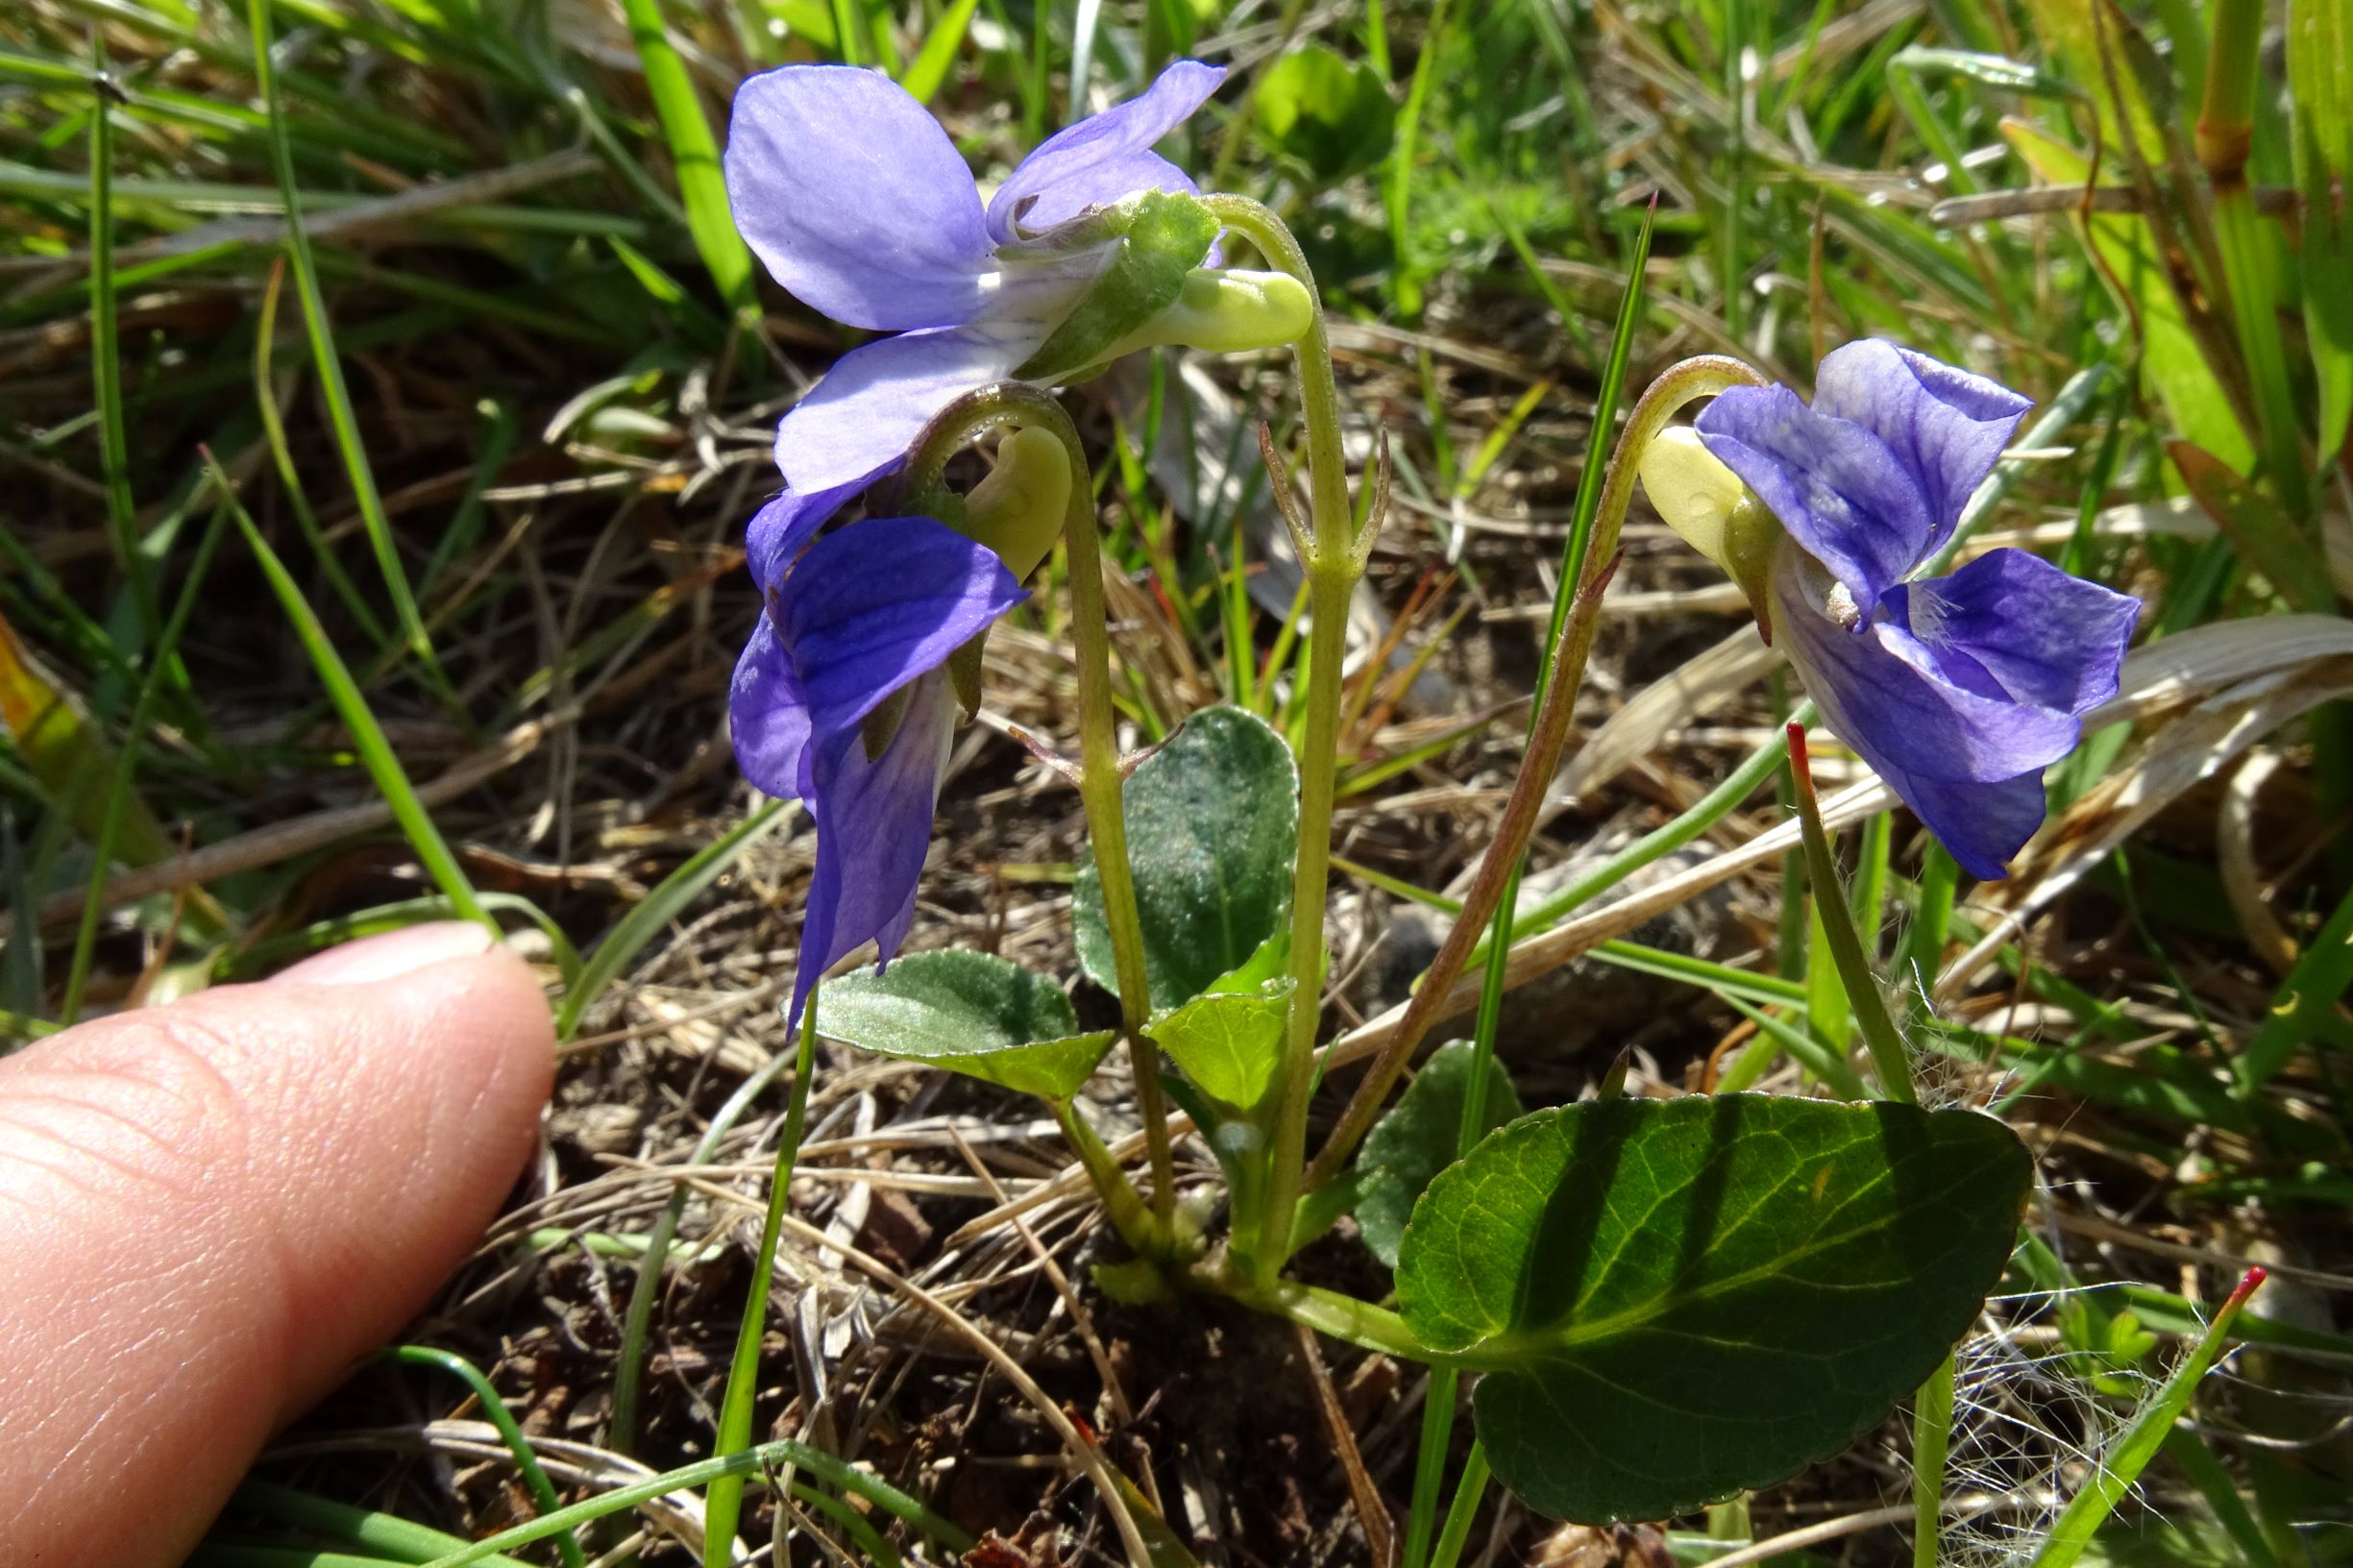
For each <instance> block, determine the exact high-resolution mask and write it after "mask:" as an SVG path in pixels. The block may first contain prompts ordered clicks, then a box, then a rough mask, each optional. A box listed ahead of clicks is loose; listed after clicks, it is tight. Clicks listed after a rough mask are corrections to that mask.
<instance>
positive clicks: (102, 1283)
mask: <svg viewBox="0 0 2353 1568" xmlns="http://www.w3.org/2000/svg"><path fill="white" fill-rule="evenodd" d="M554 1064H555V1053H554V1038H553V1030H552V1027H551V1023H550V1019H549V1014H548V1007H547V1003H546V1001H545V999H544V998H543V996H542V994H541V992H540V989H539V985H538V982H537V981H536V980H534V979H533V978H532V976H531V974H530V971H529V970H528V969H527V968H525V966H524V965H523V964H522V963H521V962H520V961H519V960H517V959H516V958H514V957H513V956H511V955H510V954H507V953H505V952H502V951H493V950H492V948H491V939H490V937H489V934H488V933H487V932H486V931H484V930H482V929H481V928H480V927H478V926H468V925H433V926H421V927H415V928H412V929H410V930H407V931H404V932H398V933H395V934H393V935H391V936H387V937H380V938H376V939H374V940H372V941H368V942H362V943H353V944H350V945H348V946H345V947H341V948H337V949H334V950H332V951H331V952H328V953H324V954H321V955H320V956H318V957H316V958H313V959H310V960H308V961H306V963H304V964H301V965H298V966H296V967H295V968H291V969H288V970H286V971H285V972H283V973H282V974H280V975H279V976H277V977H275V978H274V979H272V980H269V981H267V982H264V983H262V984H259V985H252V986H233V987H223V988H221V989H219V990H215V991H210V992H203V993H201V994H199V995H195V996H191V997H188V998H186V999H184V1000H183V1001H179V1002H176V1003H173V1004H172V1005H171V1006H169V1007H161V1008H153V1009H144V1010H137V1011H133V1012H127V1013H124V1014H120V1015H117V1016H114V1017H107V1018H103V1019H99V1020H96V1021H94V1022H90V1023H86V1024H83V1025H81V1026H79V1027H77V1028H74V1029H69V1030H66V1031H64V1032H63V1033H61V1034H59V1035H55V1036H52V1037H51V1038H49V1039H47V1040H44V1041H38V1042H37V1043H35V1044H33V1045H31V1046H28V1047H27V1048H25V1049H24V1050H21V1051H19V1052H17V1053H16V1054H15V1055H13V1056H11V1057H8V1058H6V1059H5V1060H0V1238H4V1242H0V1559H5V1560H6V1561H8V1562H10V1563H12V1564H14V1563H25V1564H33V1563H40V1564H53V1563H54V1564H61V1565H62V1564H79V1563H92V1562H104V1563H108V1564H110V1565H114V1568H143V1565H146V1564H156V1565H163V1564H171V1563H177V1562H179V1561H180V1560H181V1559H182V1558H183V1557H184V1556H186V1554H187V1552H188V1551H189V1549H190V1548H191V1547H192V1546H193V1545H194V1544H195V1543H196V1541H197V1539H198V1538H199V1537H200V1536H201V1535H202V1534H203V1533H204V1531H205V1529H206V1527H207V1526H208V1525H209V1524H210V1523H211V1521H212V1519H213V1517H214V1515H215V1514H216V1513H217V1512H218V1511H219V1509H220V1507H221V1504H222V1503H223V1502H224V1501H225V1500H226V1499H227V1497H228V1495H229V1493H230V1490H231V1489H232V1488H233V1486H235V1484H236V1483H237V1482H238V1480H239V1479H240V1478H241V1477H242V1476H243V1474H244V1472H245V1469H246V1466H247V1465H248V1464H249V1463H250V1462H251V1460H252V1459H253V1458H254V1456H255V1455H256V1454H257V1453H258V1452H259V1451H260V1449H261V1447H262V1445H263V1444H264V1443H265V1442H266V1441H267V1440H268V1439H269V1437H270V1435H271V1433H274V1432H275V1431H276V1430H277V1429H278V1428H280V1427H281V1426H282V1425H284V1424H285V1423H286V1422H287V1421H289V1420H291V1419H292V1418H293V1417H294V1416H296V1415H298V1414H300V1413H301V1412H302V1411H303V1410H304V1409H306V1408H307V1407H308V1406H310V1405H311V1404H312V1403H314V1402H315V1401H316V1400H318V1398H319V1397H320V1396H321V1395H323V1394H325V1393H326V1392H327V1391H328V1390H329V1389H331V1388H332V1387H333V1386H334V1385H335V1384H337V1383H338V1382H339V1381H341V1380H342V1378H343V1377H344V1376H345V1375H346V1374H347V1373H348V1372H349V1370H350V1369H351V1367H352V1365H353V1363H354V1362H355V1361H356V1360H358V1359H359V1358H360V1357H362V1356H364V1355H365V1354H366V1353H367V1352H369V1351H370V1350H372V1349H374V1348H376V1347H377V1346H379V1345H381V1344H383V1343H385V1342H386V1341H387V1340H388V1339H389V1338H391V1337H392V1336H393V1335H396V1334H397V1333H398V1332H399V1331H400V1329H401V1327H402V1325H403V1324H404V1322H406V1321H407V1320H408V1319H409V1318H410V1317H411V1316H412V1315H413V1314H414V1313H415V1312H416V1311H418V1310H419V1309H420V1308H422V1307H423V1306H424V1305H425V1304H426V1302H427V1300H428V1299H429V1297H430V1295H431V1294H432V1292H433V1290H434V1289H435V1287H436V1286H439V1285H440V1283H441V1282H442V1281H443V1280H444V1279H445V1278H446V1277H447V1276H448V1274H449V1273H450V1271H451V1270H452V1269H453V1268H454V1267H455V1266H456V1265H457V1264H458V1263H459V1262H462V1261H463V1260H464V1259H465V1257H466V1256H467V1254H468V1253H469V1252H470V1251H471V1250H472V1249H473V1247H474V1246H475V1245H476V1243H477V1242H478V1240H479V1238H480V1237H481V1235H482V1233H483V1230H484V1228H485V1227H486V1226H487V1225H488V1224H489V1222H490V1221H491V1219H492V1218H493V1217H494V1216H495V1215H496V1213H497V1212H498V1210H499V1207H500V1205H501V1204H502V1201H503V1200H504V1199H505V1197H506V1195H507V1193H508V1190H509V1188H511V1187H512V1185H513V1183H514V1181H515V1179H516V1177H517V1176H518V1175H519V1174H520V1173H521V1172H522V1170H523V1167H524V1164H525V1162H526V1161H527V1159H528V1158H529V1155H530V1153H531V1150H532V1148H533V1146H534V1143H535V1141H536V1139H537V1137H538V1127H539V1112H540V1108H541V1106H542V1105H543V1104H544V1103H545V1101H546V1099H547V1096H548V1090H549V1086H550V1084H551V1080H552V1077H553V1073H554Z"/></svg>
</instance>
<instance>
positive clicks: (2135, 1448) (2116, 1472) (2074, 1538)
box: [2029, 1268, 2264, 1568]
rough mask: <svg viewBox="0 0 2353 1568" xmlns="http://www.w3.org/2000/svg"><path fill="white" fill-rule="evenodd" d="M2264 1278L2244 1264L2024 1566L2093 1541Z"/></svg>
mask: <svg viewBox="0 0 2353 1568" xmlns="http://www.w3.org/2000/svg"><path fill="white" fill-rule="evenodd" d="M2263 1282H2264V1271H2263V1270H2262V1269H2260V1268H2251V1269H2248V1270H2247V1272H2246V1277H2245V1278H2244V1279H2242V1280H2241V1281H2240V1282H2239V1287H2238V1288H2237V1289H2236V1290H2233V1291H2232V1292H2231V1293H2230V1297H2229V1299H2228V1300H2226V1301H2224V1302H2223V1303H2222V1305H2221V1307H2220V1308H2219V1309H2218V1311H2216V1312H2215V1314H2214V1321H2213V1322H2212V1323H2210V1324H2208V1325H2207V1327H2206V1332H2205V1333H2204V1334H2203V1335H2200V1336H2199V1338H2198V1342H2197V1344H2196V1345H2195V1346H2194V1347H2193V1348H2192V1349H2191V1352H2190V1354H2189V1355H2188V1356H2186V1357H2184V1358H2183V1359H2182V1363H2181V1365H2180V1366H2178V1367H2176V1368H2174V1370H2173V1375H2172V1376H2171V1377H2169V1378H2168V1379H2166V1381H2165V1386H2164V1387H2162V1388H2160V1389H2158V1391H2157V1397H2156V1398H2155V1399H2152V1400H2151V1401H2149V1403H2148V1404H2147V1405H2145V1406H2144V1407H2143V1408H2142V1410H2141V1413H2140V1414H2139V1415H2137V1416H2135V1417H2134V1418H2133V1421H2132V1425H2131V1426H2129V1427H2127V1428H2125V1429H2124V1435H2123V1437H2122V1438H2121V1439H2120V1440H2119V1441H2118V1443H2117V1444H2116V1446H2115V1447H2114V1448H2113V1449H2112V1450H2110V1451H2109V1452H2108V1453H2107V1454H2105V1455H2103V1456H2102V1457H2101V1461H2100V1463H2099V1465H2098V1466H2097V1468H2096V1470H2095V1471H2094V1472H2093V1475H2092V1478H2091V1480H2089V1481H2088V1482H2085V1483H2084V1487H2083V1490H2081V1491H2079V1492H2077V1493H2076V1494H2075V1495H2074V1497H2073V1498H2072V1499H2071V1501H2070V1502H2069V1503H2068V1506H2067V1511H2065V1512H2064V1513H2062V1514H2060V1515H2059V1519H2058V1522H2057V1523H2056V1524H2054V1525H2052V1526H2051V1527H2050V1533H2049V1534H2048V1535H2047V1536H2045V1537H2044V1539H2043V1549H2042V1550H2041V1551H2039V1552H2037V1553H2036V1554H2035V1555H2034V1561H2033V1562H2032V1563H2031V1564H2030V1565H2029V1568H2072V1564H2073V1563H2074V1562H2075V1560H2076V1559H2077V1558H2078V1557H2080V1556H2083V1553H2084V1549H2085V1548H2086V1547H2088V1546H2090V1545H2091V1544H2092V1535H2093V1532H2094V1531H2097V1530H2098V1529H2099V1527H2100V1524H2101V1522H2102V1521H2104V1520H2105V1519H2106V1518H2107V1517H2108V1515H2109V1513H2110V1512H2111V1511H2112V1510H2114V1508H2115V1507H2116V1506H2117V1503H2118V1502H2119V1501H2120V1499H2121V1498H2122V1497H2123V1496H2124V1494H2125V1493H2126V1492H2128V1491H2130V1490H2131V1489H2132V1487H2133V1484H2134V1482H2138V1481H2139V1480H2140V1479H2141V1472H2142V1471H2144V1470H2145V1469H2147V1468H2148V1461H2149V1460H2151V1459H2153V1458H2156V1457H2157V1451H2158V1450H2159V1449H2160V1448H2162V1447H2163V1446H2164V1445H2165V1439H2166V1436H2167V1434H2168V1433H2170V1432H2171V1431H2172V1430H2173V1424H2174V1423H2175V1422H2176V1421H2179V1420H2180V1419H2181V1416H2182V1412H2183V1411H2184V1410H2186V1409H2189V1407H2190V1396H2191V1395H2192V1394H2194V1393H2195V1392H2196V1391H2197V1384H2198V1380H2199V1379H2201V1378H2203V1377H2204V1376H2205V1375H2206V1370H2207V1368H2209V1367H2211V1366H2213V1365H2214V1363H2215V1360H2216V1359H2217V1358H2218V1357H2219V1356H2220V1355H2221V1354H2222V1345H2223V1342H2224V1340H2226V1339H2227V1338H2228V1337H2229V1335H2230V1326H2231V1324H2232V1322H2233V1321H2234V1320H2235V1319H2236V1318H2237V1317H2238V1316H2239V1310H2240V1309H2241V1308H2243V1307H2244V1306H2245V1305H2246V1300H2247V1297H2249V1296H2251V1295H2253V1294H2254V1293H2255V1291H2256V1288H2257V1287H2258V1286H2261V1285H2262V1284H2263Z"/></svg>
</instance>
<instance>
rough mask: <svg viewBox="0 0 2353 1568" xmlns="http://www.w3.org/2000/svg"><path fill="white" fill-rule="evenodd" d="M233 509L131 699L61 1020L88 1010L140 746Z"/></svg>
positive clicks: (208, 533) (204, 541)
mask: <svg viewBox="0 0 2353 1568" xmlns="http://www.w3.org/2000/svg"><path fill="white" fill-rule="evenodd" d="M228 511H229V509H228V507H227V506H216V507H214V508H213V511H212V520H211V522H209V523H208V524H207V525H206V526H205V531H204V536H203V537H202V538H201V539H199V540H198V541H197V543H196V558H195V559H194V560H192V561H190V562H189V563H188V580H187V582H186V584H185V585H184V586H183V587H182V588H181V590H180V598H179V599H178V600H175V601H174V602H173V604H172V613H171V618H170V619H169V620H168V621H166V622H165V623H164V625H163V628H162V630H161V631H159V633H158V634H157V636H156V640H155V642H154V643H153V644H152V645H151V646H150V647H149V649H148V650H147V673H146V674H144V675H143V676H141V677H140V679H139V689H138V695H137V696H136V697H135V698H133V699H132V702H131V719H130V722H129V723H127V724H125V725H124V726H123V745H122V749H121V751H119V752H118V753H116V755H115V758H114V767H113V772H112V776H110V778H109V779H108V780H107V790H106V796H105V804H104V805H103V806H102V807H101V808H100V813H99V821H98V833H97V836H96V838H95V839H94V840H93V841H92V843H93V845H94V852H93V854H92V856H91V861H90V881H89V895H88V896H87V897H86V898H85V899H84V900H83V901H82V923H81V925H80V926H79V927H77V928H76V930H75V932H74V950H73V958H72V961H71V963H70V964H69V966H68V967H67V968H66V971H65V1000H64V1004H63V1005H62V1007H61V1009H60V1010H59V1013H58V1021H59V1023H61V1024H71V1023H72V1022H73V1021H74V1019H75V1018H77V1017H80V1016H81V1013H82V994H83V989H84V988H85V987H86V985H88V983H89V974H90V960H91V958H92V956H93V955H94V954H95V953H96V952H97V950H98V921H99V919H100V917H101V916H102V915H104V914H105V912H106V896H105V894H106V885H107V878H108V877H110V876H111V875H112V874H113V872H114V842H115V840H116V839H117V838H119V837H120V836H121V834H122V830H123V824H124V821H125V819H126V818H129V817H130V816H131V811H132V806H133V803H134V801H135V798H136V796H135V792H134V789H133V781H134V780H135V778H136V776H137V773H138V757H139V747H140V744H141V742H142V741H143V740H144V738H145V736H146V734H147V723H148V720H149V719H150V718H151V717H152V716H153V715H154V712H155V705H156V697H157V694H158V693H159V692H160V691H161V690H162V688H163V681H164V677H165V674H166V673H167V672H168V671H169V670H170V669H171V661H172V654H173V652H174V651H175V650H176V649H178V648H179V647H180V638H181V635H182V634H183V633H184V632H185V631H186V630H187V625H188V617H189V616H190V614H192V613H193V612H194V610H195V608H196V601H197V599H198V598H199V596H201V595H202V594H203V592H204V585H205V575H206V573H207V572H208V571H209V570H210V569H211V566H212V554H213V551H215V550H217V549H219V547H220V542H221V529H222V526H223V524H225V523H226V522H227V520H228ZM137 809H138V815H137V818H135V819H133V820H134V821H138V822H139V824H140V825H139V828H138V829H137V831H138V832H139V835H140V836H141V837H146V836H147V835H148V834H149V833H150V832H155V831H159V830H158V829H156V828H155V826H154V821H155V820H154V818H153V817H151V816H149V815H148V811H147V807H146V805H145V803H144V802H140V803H139V804H138V808H137Z"/></svg>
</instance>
